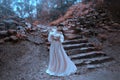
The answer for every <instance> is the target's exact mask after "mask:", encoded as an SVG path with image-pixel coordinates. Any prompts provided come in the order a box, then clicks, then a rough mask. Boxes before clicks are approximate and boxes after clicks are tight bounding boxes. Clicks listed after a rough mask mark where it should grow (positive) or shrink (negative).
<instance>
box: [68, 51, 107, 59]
mask: <svg viewBox="0 0 120 80" xmlns="http://www.w3.org/2000/svg"><path fill="white" fill-rule="evenodd" d="M100 56H107V55H106V54H104V52H102V51H92V52H88V53H81V54H75V55H71V56H69V57H70V58H71V59H72V60H74V59H85V58H94V57H100Z"/></svg>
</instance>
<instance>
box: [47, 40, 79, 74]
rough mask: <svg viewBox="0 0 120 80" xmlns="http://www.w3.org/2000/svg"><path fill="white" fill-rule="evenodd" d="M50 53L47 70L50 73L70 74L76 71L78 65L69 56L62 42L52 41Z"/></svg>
mask: <svg viewBox="0 0 120 80" xmlns="http://www.w3.org/2000/svg"><path fill="white" fill-rule="evenodd" d="M49 55H50V56H49V65H48V69H47V70H46V73H48V74H49V75H54V76H68V75H70V74H72V73H75V72H76V70H77V67H76V65H75V64H74V63H73V62H72V61H71V59H70V58H69V57H68V56H67V54H66V52H65V50H64V48H63V45H62V43H60V42H57V41H54V42H52V43H51V46H50V52H49Z"/></svg>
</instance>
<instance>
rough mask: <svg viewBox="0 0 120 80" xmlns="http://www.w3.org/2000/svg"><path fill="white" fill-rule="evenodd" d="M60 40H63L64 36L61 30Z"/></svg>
mask: <svg viewBox="0 0 120 80" xmlns="http://www.w3.org/2000/svg"><path fill="white" fill-rule="evenodd" d="M60 42H64V36H63V34H62V32H61V33H60Z"/></svg>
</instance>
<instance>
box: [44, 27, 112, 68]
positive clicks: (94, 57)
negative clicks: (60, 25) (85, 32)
mask: <svg viewBox="0 0 120 80" xmlns="http://www.w3.org/2000/svg"><path fill="white" fill-rule="evenodd" d="M79 30H80V29H79ZM75 31H76V29H73V28H72V29H71V28H69V29H68V30H67V31H64V35H65V41H64V42H63V43H62V44H63V47H64V49H65V51H66V53H67V54H68V56H69V57H70V58H71V60H72V61H73V62H74V63H75V64H76V66H77V67H78V68H80V67H82V66H84V67H85V68H87V69H89V68H90V69H91V68H92V69H93V68H97V67H102V65H104V64H109V63H110V62H111V61H113V58H111V57H110V56H108V55H106V54H105V53H104V52H103V51H102V49H101V48H98V47H96V46H95V44H94V43H90V42H89V41H88V39H87V38H84V37H82V36H81V35H80V34H79V33H77V32H75ZM77 31H78V30H77ZM45 34H46V33H45ZM45 34H44V35H45ZM46 35H47V34H46ZM68 35H69V36H68ZM73 35H74V36H73ZM45 39H46V41H47V37H46V38H45ZM46 45H47V48H48V50H49V46H50V44H49V42H46Z"/></svg>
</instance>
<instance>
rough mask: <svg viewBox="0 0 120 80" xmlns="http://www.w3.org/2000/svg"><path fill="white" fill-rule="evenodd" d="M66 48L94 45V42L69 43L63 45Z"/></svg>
mask: <svg viewBox="0 0 120 80" xmlns="http://www.w3.org/2000/svg"><path fill="white" fill-rule="evenodd" d="M63 46H64V49H65V50H71V49H76V48H82V47H94V44H92V43H80V44H69V45H63Z"/></svg>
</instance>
